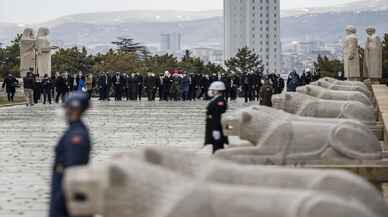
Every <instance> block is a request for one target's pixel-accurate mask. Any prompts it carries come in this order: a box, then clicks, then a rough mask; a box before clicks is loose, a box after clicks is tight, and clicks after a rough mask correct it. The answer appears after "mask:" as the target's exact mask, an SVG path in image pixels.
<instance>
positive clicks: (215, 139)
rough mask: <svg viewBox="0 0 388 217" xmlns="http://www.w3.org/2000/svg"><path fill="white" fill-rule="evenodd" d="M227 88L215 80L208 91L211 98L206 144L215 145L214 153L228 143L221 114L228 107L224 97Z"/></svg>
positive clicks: (208, 109)
mask: <svg viewBox="0 0 388 217" xmlns="http://www.w3.org/2000/svg"><path fill="white" fill-rule="evenodd" d="M225 90H226V87H225V84H224V83H223V82H221V81H216V82H213V83H212V84H211V85H210V87H209V91H208V95H209V97H211V98H212V99H211V100H210V102H209V104H208V106H207V112H206V132H205V146H206V145H212V146H213V154H214V153H216V152H217V151H218V150H221V149H224V145H225V144H228V139H227V137H226V136H225V135H224V133H223V130H222V125H221V116H222V114H224V113H225V112H226V110H227V109H228V104H227V102H226V100H225V97H224V91H225Z"/></svg>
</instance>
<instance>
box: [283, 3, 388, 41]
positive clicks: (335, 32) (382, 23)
mask: <svg viewBox="0 0 388 217" xmlns="http://www.w3.org/2000/svg"><path fill="white" fill-rule="evenodd" d="M350 24H351V25H354V26H356V27H357V29H358V35H359V37H360V38H361V39H363V38H364V37H365V29H366V27H368V26H370V25H372V26H375V27H376V28H377V30H378V33H380V34H382V33H386V32H388V10H384V11H364V12H342V13H323V14H312V15H304V16H294V17H285V18H282V20H281V31H282V41H293V40H303V39H317V40H318V39H319V40H323V41H338V40H339V39H341V38H342V37H343V36H344V29H345V27H346V26H347V25H350Z"/></svg>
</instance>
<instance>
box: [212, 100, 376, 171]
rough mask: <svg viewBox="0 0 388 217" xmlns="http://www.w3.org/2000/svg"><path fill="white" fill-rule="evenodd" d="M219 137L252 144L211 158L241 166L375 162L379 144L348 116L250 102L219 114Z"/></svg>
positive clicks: (363, 127) (361, 125) (374, 137)
mask: <svg viewBox="0 0 388 217" xmlns="http://www.w3.org/2000/svg"><path fill="white" fill-rule="evenodd" d="M222 125H223V130H224V133H225V135H227V136H239V137H240V138H241V139H242V140H247V141H249V142H251V143H252V144H254V145H255V146H253V147H246V148H230V149H226V150H222V151H219V152H217V153H216V157H217V158H220V159H225V160H232V161H235V162H238V163H243V164H266V163H268V162H270V163H273V164H276V165H284V164H287V163H288V162H295V161H296V162H300V163H307V162H326V161H330V162H335V161H339V162H343V161H351V162H353V161H355V162H354V163H362V161H366V160H381V158H382V148H381V145H380V142H379V141H378V139H377V137H376V135H374V134H373V133H372V132H371V131H370V130H369V129H368V127H366V126H365V125H364V124H361V123H360V122H358V121H354V120H341V119H319V118H310V117H301V116H297V115H292V114H289V113H286V112H284V111H281V110H277V109H273V108H268V107H264V106H251V107H248V108H245V109H240V110H237V111H234V112H229V113H226V114H225V115H224V116H223V117H222Z"/></svg>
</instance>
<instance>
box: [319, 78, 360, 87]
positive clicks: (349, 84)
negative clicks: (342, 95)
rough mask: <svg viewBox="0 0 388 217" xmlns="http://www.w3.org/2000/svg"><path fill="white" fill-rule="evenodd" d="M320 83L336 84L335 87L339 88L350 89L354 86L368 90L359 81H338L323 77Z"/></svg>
mask: <svg viewBox="0 0 388 217" xmlns="http://www.w3.org/2000/svg"><path fill="white" fill-rule="evenodd" d="M320 81H326V82H329V83H332V84H336V85H341V86H351V87H354V86H356V87H361V88H363V89H367V90H368V86H367V85H366V84H365V83H363V82H361V81H340V80H337V79H334V78H330V77H324V78H322V79H320Z"/></svg>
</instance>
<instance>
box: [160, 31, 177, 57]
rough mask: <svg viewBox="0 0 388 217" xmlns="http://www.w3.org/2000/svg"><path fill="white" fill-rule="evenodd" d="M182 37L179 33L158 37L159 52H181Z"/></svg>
mask: <svg viewBox="0 0 388 217" xmlns="http://www.w3.org/2000/svg"><path fill="white" fill-rule="evenodd" d="M181 44H182V35H181V34H180V33H177V32H174V33H168V34H161V35H160V50H161V51H165V52H177V51H180V50H181Z"/></svg>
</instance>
